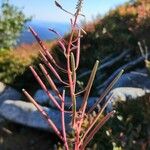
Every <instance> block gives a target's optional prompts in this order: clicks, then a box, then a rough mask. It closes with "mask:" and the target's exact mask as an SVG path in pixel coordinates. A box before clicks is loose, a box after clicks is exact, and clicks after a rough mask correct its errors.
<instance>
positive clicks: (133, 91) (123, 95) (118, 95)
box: [106, 87, 150, 112]
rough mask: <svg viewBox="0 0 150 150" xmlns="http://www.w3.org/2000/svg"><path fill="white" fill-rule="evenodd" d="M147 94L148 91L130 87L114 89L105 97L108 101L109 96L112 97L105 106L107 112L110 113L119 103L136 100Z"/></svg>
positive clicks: (149, 91)
mask: <svg viewBox="0 0 150 150" xmlns="http://www.w3.org/2000/svg"><path fill="white" fill-rule="evenodd" d="M147 93H150V90H144V89H141V88H132V87H122V88H121V87H120V88H115V89H113V90H112V91H111V92H110V93H109V94H108V96H106V99H108V98H109V97H110V96H111V95H113V96H112V99H111V101H110V103H109V104H108V106H107V111H108V112H109V111H111V110H112V109H113V106H115V105H116V103H117V102H119V101H124V102H125V101H127V100H136V99H137V98H139V97H142V96H144V95H146V94H147Z"/></svg>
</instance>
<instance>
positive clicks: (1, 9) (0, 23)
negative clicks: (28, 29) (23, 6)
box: [0, 0, 29, 52]
mask: <svg viewBox="0 0 150 150" xmlns="http://www.w3.org/2000/svg"><path fill="white" fill-rule="evenodd" d="M28 20H29V18H26V17H25V15H24V14H23V12H22V11H21V10H19V9H18V8H17V7H15V6H13V5H11V4H9V0H4V1H3V2H2V5H1V6H0V52H1V51H3V50H5V49H6V50H8V49H11V48H12V47H13V46H15V45H16V43H17V38H18V37H19V35H20V33H21V31H22V30H23V28H24V24H25V23H26V22H27V21H28Z"/></svg>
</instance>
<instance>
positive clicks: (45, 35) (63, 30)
mask: <svg viewBox="0 0 150 150" xmlns="http://www.w3.org/2000/svg"><path fill="white" fill-rule="evenodd" d="M29 26H31V27H32V28H33V29H34V30H35V31H36V32H37V33H38V34H39V36H40V38H41V39H42V40H46V41H47V40H53V39H55V38H57V36H56V34H54V33H52V32H50V31H49V30H48V28H50V29H53V30H55V31H57V32H58V33H59V34H60V35H61V36H64V35H65V34H67V33H69V32H70V25H69V23H59V22H48V21H38V20H33V21H30V22H28V23H26V25H25V28H24V30H23V31H22V33H21V35H20V37H19V39H18V45H20V44H23V43H24V44H31V43H34V42H35V41H36V40H35V38H34V37H33V35H32V33H31V32H30V31H29Z"/></svg>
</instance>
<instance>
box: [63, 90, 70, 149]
mask: <svg viewBox="0 0 150 150" xmlns="http://www.w3.org/2000/svg"><path fill="white" fill-rule="evenodd" d="M64 102H65V91H63V101H62V102H61V109H62V111H61V123H62V132H63V138H64V144H65V147H66V150H69V147H68V143H67V136H66V127H65V113H64V109H65V108H64Z"/></svg>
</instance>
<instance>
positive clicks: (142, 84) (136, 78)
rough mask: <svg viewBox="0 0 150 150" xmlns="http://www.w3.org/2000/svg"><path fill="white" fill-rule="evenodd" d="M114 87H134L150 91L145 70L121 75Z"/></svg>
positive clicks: (149, 78) (149, 82)
mask: <svg viewBox="0 0 150 150" xmlns="http://www.w3.org/2000/svg"><path fill="white" fill-rule="evenodd" d="M116 87H136V88H142V89H150V76H149V75H148V74H147V72H146V70H145V69H143V70H139V71H136V72H135V71H134V72H130V73H126V74H123V75H122V76H121V78H120V79H119V80H118V82H117V84H116V85H115V87H114V88H116Z"/></svg>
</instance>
